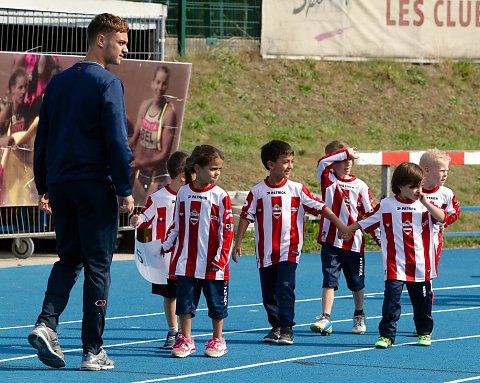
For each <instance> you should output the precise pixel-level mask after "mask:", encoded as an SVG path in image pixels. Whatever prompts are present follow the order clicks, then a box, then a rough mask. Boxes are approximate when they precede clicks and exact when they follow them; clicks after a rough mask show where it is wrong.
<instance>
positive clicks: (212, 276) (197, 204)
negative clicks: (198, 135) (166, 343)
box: [162, 145, 233, 358]
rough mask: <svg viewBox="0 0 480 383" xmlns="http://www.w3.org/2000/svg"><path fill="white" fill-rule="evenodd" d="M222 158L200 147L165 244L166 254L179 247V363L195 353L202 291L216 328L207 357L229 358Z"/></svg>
mask: <svg viewBox="0 0 480 383" xmlns="http://www.w3.org/2000/svg"><path fill="white" fill-rule="evenodd" d="M223 159H224V156H223V154H222V152H221V151H220V150H219V149H217V148H215V147H213V146H211V145H200V146H197V147H195V149H194V150H193V152H192V155H191V156H190V157H189V158H188V159H187V164H186V166H185V175H186V181H187V185H185V186H183V187H181V188H180V190H179V191H178V193H177V202H176V204H175V219H174V225H173V226H172V228H171V229H170V230H169V234H168V236H167V239H166V240H165V242H164V243H163V245H162V251H164V252H167V251H170V250H171V248H172V247H173V246H174V245H175V251H174V255H173V259H172V263H173V264H175V265H176V268H175V275H176V276H178V285H177V310H176V313H177V315H179V316H180V328H181V329H182V332H183V335H179V336H178V340H177V342H175V344H174V346H173V350H172V356H173V357H177V358H184V357H186V356H188V355H190V354H192V353H194V352H195V351H196V349H195V342H194V339H193V337H192V318H193V317H194V316H195V312H196V309H197V306H198V301H199V299H200V294H201V292H202V290H203V295H204V296H205V299H206V301H207V305H208V316H209V317H210V318H211V319H212V326H213V338H212V339H210V340H209V341H208V342H207V343H206V350H205V354H204V355H205V356H210V357H221V356H222V355H224V354H225V353H227V345H226V342H225V338H223V337H222V330H223V319H224V318H226V317H227V315H228V314H227V305H228V280H229V268H228V267H229V266H228V261H229V259H230V251H231V248H232V242H233V215H232V203H231V201H230V197H229V196H228V194H227V192H226V191H224V190H223V189H221V188H220V187H218V186H217V185H216V184H215V183H216V182H217V181H218V178H219V177H220V172H221V169H222V165H223ZM193 174H195V180H193V181H192V175H193Z"/></svg>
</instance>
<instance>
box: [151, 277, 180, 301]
mask: <svg viewBox="0 0 480 383" xmlns="http://www.w3.org/2000/svg"><path fill="white" fill-rule="evenodd" d="M152 294H157V295H161V296H162V297H164V298H170V299H172V298H176V297H177V280H176V279H167V284H166V285H157V284H156V283H152Z"/></svg>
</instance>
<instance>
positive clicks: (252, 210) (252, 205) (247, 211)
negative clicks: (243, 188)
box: [240, 190, 257, 223]
mask: <svg viewBox="0 0 480 383" xmlns="http://www.w3.org/2000/svg"><path fill="white" fill-rule="evenodd" d="M256 200H257V199H256V198H255V197H254V195H253V191H252V190H250V192H249V193H248V196H247V199H246V200H245V203H244V204H243V207H242V212H241V213H240V217H242V218H245V219H246V220H247V221H248V222H250V223H252V222H255V214H256V207H257V201H256Z"/></svg>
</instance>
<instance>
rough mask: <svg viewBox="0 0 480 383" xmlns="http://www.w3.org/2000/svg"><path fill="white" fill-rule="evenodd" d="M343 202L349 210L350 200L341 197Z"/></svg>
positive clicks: (346, 197)
mask: <svg viewBox="0 0 480 383" xmlns="http://www.w3.org/2000/svg"><path fill="white" fill-rule="evenodd" d="M343 202H345V205H347V208H349V209H350V198H348V196H346V195H344V196H343Z"/></svg>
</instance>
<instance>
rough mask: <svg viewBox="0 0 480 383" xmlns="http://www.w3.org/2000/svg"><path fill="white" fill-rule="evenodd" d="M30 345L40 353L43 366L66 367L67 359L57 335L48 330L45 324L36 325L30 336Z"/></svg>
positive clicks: (39, 357)
mask: <svg viewBox="0 0 480 383" xmlns="http://www.w3.org/2000/svg"><path fill="white" fill-rule="evenodd" d="M28 343H30V344H31V345H32V347H33V348H34V349H36V350H37V351H38V353H37V355H38V359H40V361H41V362H42V363H43V364H45V365H47V366H49V367H54V368H60V367H65V358H64V356H63V352H62V349H61V348H60V342H59V341H58V337H57V333H56V332H55V331H51V330H49V329H47V327H46V326H45V325H44V324H43V323H38V324H36V325H35V327H34V329H33V330H32V331H31V332H30V335H28Z"/></svg>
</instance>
